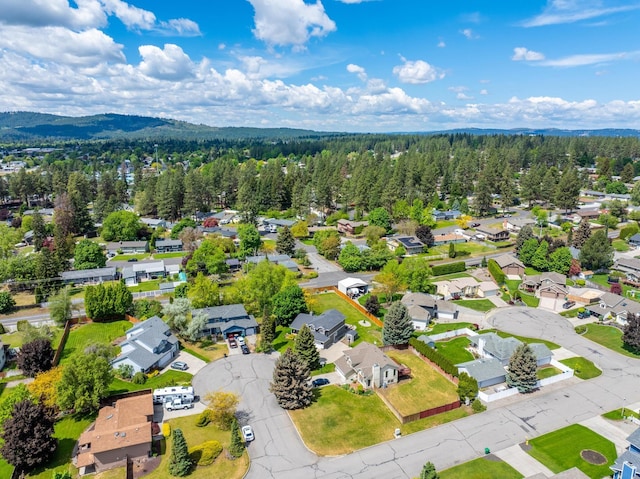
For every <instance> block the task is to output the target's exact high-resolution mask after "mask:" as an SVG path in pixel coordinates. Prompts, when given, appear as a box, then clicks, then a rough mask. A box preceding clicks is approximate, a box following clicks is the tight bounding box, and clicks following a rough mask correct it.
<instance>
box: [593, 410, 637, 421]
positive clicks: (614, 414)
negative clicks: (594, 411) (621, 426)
mask: <svg viewBox="0 0 640 479" xmlns="http://www.w3.org/2000/svg"><path fill="white" fill-rule="evenodd" d="M602 417H604V418H606V419H611V420H612V421H622V420H623V419H624V418H625V417H635V418H636V419H640V414H638V413H637V412H635V411H634V410H632V409H629V408H627V407H626V408H624V409H622V408H620V409H614V410H613V411H609V412H606V413H604V414H603V415H602Z"/></svg>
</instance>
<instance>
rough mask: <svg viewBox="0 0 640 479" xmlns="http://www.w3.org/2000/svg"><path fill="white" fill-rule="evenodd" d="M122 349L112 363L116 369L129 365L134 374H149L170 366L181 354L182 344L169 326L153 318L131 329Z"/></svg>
mask: <svg viewBox="0 0 640 479" xmlns="http://www.w3.org/2000/svg"><path fill="white" fill-rule="evenodd" d="M120 348H121V350H120V354H119V355H118V357H116V358H115V359H114V360H113V361H111V365H112V366H113V367H114V369H117V368H118V367H120V365H122V364H129V365H130V366H131V367H133V370H134V372H136V373H137V372H139V371H141V372H143V373H147V372H149V371H151V370H154V369H162V368H164V367H165V366H166V365H167V364H169V363H170V362H171V361H172V360H173V358H175V357H176V356H177V355H178V353H179V352H180V343H179V342H178V338H176V337H175V336H174V335H173V333H172V332H171V329H170V328H169V326H167V324H166V323H165V322H164V321H162V319H160V318H159V317H158V316H153V317H151V318H149V319H147V320H146V321H142V322H140V323H138V324H136V325H135V326H134V327H133V328H131V329H129V330H128V331H127V339H126V340H125V341H124V342H123V343H121V344H120Z"/></svg>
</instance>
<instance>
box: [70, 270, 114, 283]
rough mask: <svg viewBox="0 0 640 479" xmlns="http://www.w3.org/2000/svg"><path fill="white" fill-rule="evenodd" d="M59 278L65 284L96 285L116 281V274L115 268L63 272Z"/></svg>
mask: <svg viewBox="0 0 640 479" xmlns="http://www.w3.org/2000/svg"><path fill="white" fill-rule="evenodd" d="M60 277H61V278H62V282H63V283H65V284H98V283H104V282H105V281H115V280H116V279H118V273H117V272H116V268H115V267H107V268H93V269H77V270H73V271H63V272H62V273H60Z"/></svg>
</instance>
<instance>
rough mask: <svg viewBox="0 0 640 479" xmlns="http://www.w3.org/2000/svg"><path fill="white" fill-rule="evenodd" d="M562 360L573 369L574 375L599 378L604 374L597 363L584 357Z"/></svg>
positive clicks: (582, 377) (584, 377)
mask: <svg viewBox="0 0 640 479" xmlns="http://www.w3.org/2000/svg"><path fill="white" fill-rule="evenodd" d="M560 362H561V363H562V364H564V365H565V366H569V367H570V368H571V369H573V371H574V375H575V376H576V377H577V378H580V379H591V378H597V377H598V376H600V375H601V374H602V371H600V370H599V369H598V368H597V367H596V365H595V364H593V363H592V362H591V361H589V360H588V359H585V358H583V357H575V358H569V359H561V360H560Z"/></svg>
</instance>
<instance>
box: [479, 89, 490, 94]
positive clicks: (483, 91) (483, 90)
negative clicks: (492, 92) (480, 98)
mask: <svg viewBox="0 0 640 479" xmlns="http://www.w3.org/2000/svg"><path fill="white" fill-rule="evenodd" d="M480 94H481V95H488V94H489V91H488V90H487V89H486V88H483V89H482V90H480Z"/></svg>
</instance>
